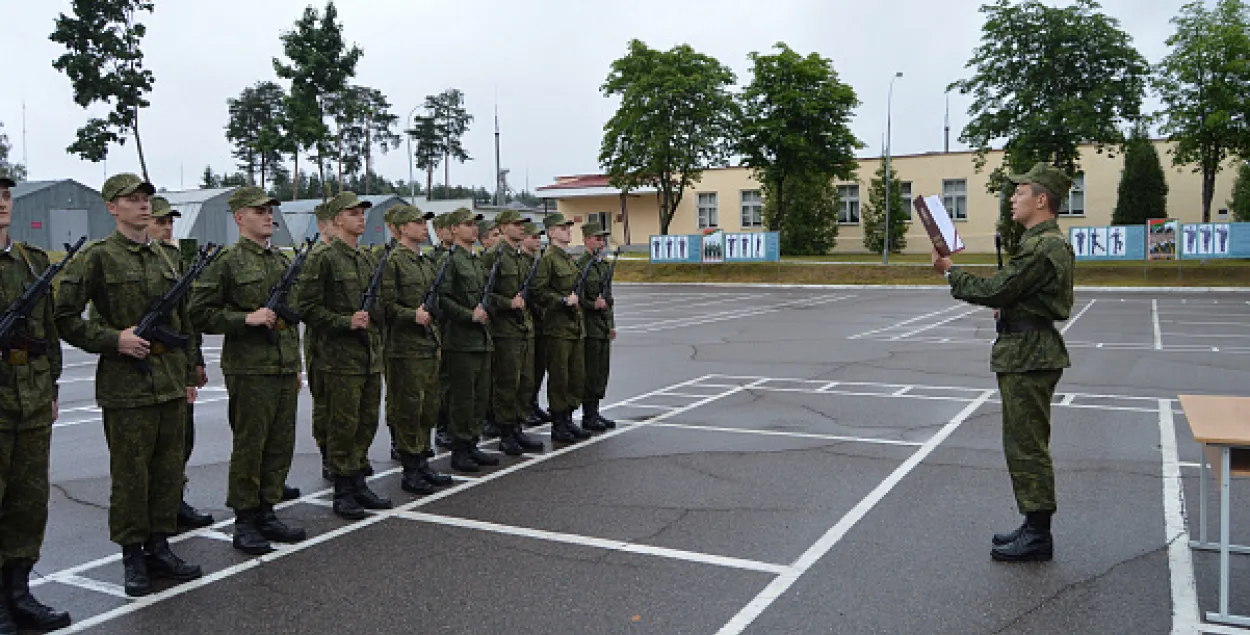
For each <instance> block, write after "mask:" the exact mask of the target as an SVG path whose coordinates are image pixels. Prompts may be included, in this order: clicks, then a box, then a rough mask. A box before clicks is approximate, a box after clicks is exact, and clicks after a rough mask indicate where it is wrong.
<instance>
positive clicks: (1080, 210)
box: [1059, 174, 1085, 216]
mask: <svg viewBox="0 0 1250 635" xmlns="http://www.w3.org/2000/svg"><path fill="white" fill-rule="evenodd" d="M1059 215H1060V216H1084V215H1085V175H1084V174H1078V175H1076V177H1075V178H1073V179H1072V189H1071V190H1068V199H1067V200H1065V201H1064V202H1063V205H1060V206H1059Z"/></svg>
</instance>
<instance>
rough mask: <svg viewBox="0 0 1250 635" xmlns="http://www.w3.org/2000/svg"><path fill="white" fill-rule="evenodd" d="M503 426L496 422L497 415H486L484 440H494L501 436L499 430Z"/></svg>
mask: <svg viewBox="0 0 1250 635" xmlns="http://www.w3.org/2000/svg"><path fill="white" fill-rule="evenodd" d="M500 427H501V426H500V425H499V424H498V423H497V422H496V421H495V415H493V414H491V413H489V412H488V413H486V420H485V421H483V422H482V438H483V439H494V438H495V437H498V436H499V428H500Z"/></svg>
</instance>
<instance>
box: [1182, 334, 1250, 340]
mask: <svg viewBox="0 0 1250 635" xmlns="http://www.w3.org/2000/svg"><path fill="white" fill-rule="evenodd" d="M1168 337H1208V338H1215V339H1219V338H1224V337H1236V338H1250V335H1244V334H1232V333H1168Z"/></svg>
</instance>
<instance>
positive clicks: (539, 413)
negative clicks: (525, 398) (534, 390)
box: [530, 396, 555, 423]
mask: <svg viewBox="0 0 1250 635" xmlns="http://www.w3.org/2000/svg"><path fill="white" fill-rule="evenodd" d="M530 416H531V417H533V418H534V419H537V420H538V422H539V423H553V422H554V421H555V417H554V415H552V414H551V413H550V412H547V411H546V410H543V407H542V406H541V405H539V403H538V397H537V396H535V397H534V401H533V402H532V403H530Z"/></svg>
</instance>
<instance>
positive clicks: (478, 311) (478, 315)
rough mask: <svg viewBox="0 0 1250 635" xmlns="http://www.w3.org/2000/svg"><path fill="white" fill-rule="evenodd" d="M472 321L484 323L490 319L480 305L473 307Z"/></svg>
mask: <svg viewBox="0 0 1250 635" xmlns="http://www.w3.org/2000/svg"><path fill="white" fill-rule="evenodd" d="M473 321H474V322H477V323H478V324H486V323H487V322H489V321H490V315H488V314H487V313H486V311H485V310H483V309H482V307H480V306H477V307H473Z"/></svg>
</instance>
